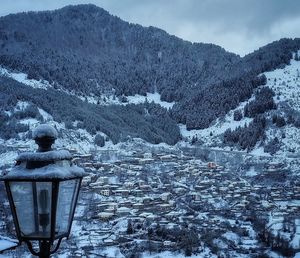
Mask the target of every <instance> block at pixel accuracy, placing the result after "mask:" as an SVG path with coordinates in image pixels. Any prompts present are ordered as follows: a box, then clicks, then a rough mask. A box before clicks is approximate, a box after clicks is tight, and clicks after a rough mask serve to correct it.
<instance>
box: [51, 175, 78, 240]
mask: <svg viewBox="0 0 300 258" xmlns="http://www.w3.org/2000/svg"><path fill="white" fill-rule="evenodd" d="M78 191H79V179H72V180H66V181H62V182H60V183H59V192H58V201H57V212H56V227H55V235H56V236H59V235H61V234H65V233H68V232H69V229H70V226H71V223H72V216H73V212H74V209H75V206H76V195H77V192H78Z"/></svg>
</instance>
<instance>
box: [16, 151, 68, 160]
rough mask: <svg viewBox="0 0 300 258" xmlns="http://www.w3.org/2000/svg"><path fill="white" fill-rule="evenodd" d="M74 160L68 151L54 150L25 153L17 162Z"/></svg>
mask: <svg viewBox="0 0 300 258" xmlns="http://www.w3.org/2000/svg"><path fill="white" fill-rule="evenodd" d="M63 159H67V160H70V159H72V155H71V154H70V152H69V151H67V150H58V151H57V150H53V151H46V152H25V153H21V154H20V155H19V156H18V157H17V161H19V162H23V161H52V160H53V161H55V160H63Z"/></svg>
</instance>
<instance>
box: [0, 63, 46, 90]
mask: <svg viewBox="0 0 300 258" xmlns="http://www.w3.org/2000/svg"><path fill="white" fill-rule="evenodd" d="M0 75H3V76H6V77H9V78H12V79H14V80H16V81H18V82H20V83H23V84H25V85H27V86H30V87H32V88H40V89H47V88H49V87H51V85H50V83H49V82H47V81H45V80H38V81H37V80H34V79H28V76H27V74H25V73H16V72H12V71H9V70H7V69H5V68H4V67H2V66H0Z"/></svg>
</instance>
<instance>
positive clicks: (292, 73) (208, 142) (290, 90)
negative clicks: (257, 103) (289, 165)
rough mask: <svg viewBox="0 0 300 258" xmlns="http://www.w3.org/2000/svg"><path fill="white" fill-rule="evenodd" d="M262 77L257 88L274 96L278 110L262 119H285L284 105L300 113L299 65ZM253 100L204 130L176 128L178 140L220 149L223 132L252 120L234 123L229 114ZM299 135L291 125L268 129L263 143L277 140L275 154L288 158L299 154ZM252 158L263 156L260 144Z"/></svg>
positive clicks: (298, 129) (297, 130)
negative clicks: (264, 82) (263, 83)
mask: <svg viewBox="0 0 300 258" xmlns="http://www.w3.org/2000/svg"><path fill="white" fill-rule="evenodd" d="M264 75H265V76H266V78H267V83H266V85H265V86H261V87H269V88H271V89H272V90H273V91H274V92H275V96H274V102H275V103H276V104H277V106H278V109H277V110H276V111H270V112H267V113H266V117H268V118H269V119H270V120H272V114H274V113H276V114H277V115H281V116H283V117H285V118H286V114H285V112H284V109H283V108H282V106H287V105H288V106H289V108H290V109H291V110H294V111H296V112H298V111H300V61H296V60H295V59H292V60H291V61H290V64H289V65H286V66H285V67H283V68H279V69H276V70H274V71H271V72H265V73H264ZM261 87H259V88H261ZM253 99H254V95H253V96H252V97H251V98H250V99H249V100H247V101H245V102H242V103H240V105H239V106H238V107H237V108H235V109H234V110H231V111H230V112H228V114H227V115H226V116H225V117H224V118H222V119H217V120H216V121H215V122H213V124H212V125H211V126H210V127H209V128H207V129H202V130H190V131H188V130H187V129H186V126H185V125H183V124H180V125H179V127H180V130H181V134H182V136H183V137H184V138H186V140H188V141H189V142H191V141H192V140H193V138H194V139H195V138H196V139H197V140H198V141H199V142H200V143H202V144H203V145H204V146H208V147H220V144H222V136H223V134H224V132H225V131H226V130H227V129H231V130H234V129H236V128H237V127H239V126H240V127H243V126H244V125H246V124H249V123H250V122H251V121H252V120H253V119H252V118H248V117H243V118H242V119H241V120H240V121H235V120H234V118H233V114H234V112H235V111H236V110H240V111H242V113H243V109H244V107H245V105H246V104H247V103H249V102H250V101H252V100H253ZM299 134H300V128H297V127H295V126H294V125H293V124H286V125H285V126H283V127H276V126H272V125H269V126H268V128H267V130H266V142H268V141H270V140H271V139H274V137H277V138H278V139H279V140H280V142H281V147H280V151H278V153H277V154H279V155H286V154H287V155H289V154H291V153H299V151H300V138H299V137H298V136H299ZM222 149H225V150H229V149H232V148H229V147H223V148H222ZM252 154H258V155H266V153H264V151H263V148H262V147H261V146H260V143H259V144H257V146H256V148H255V149H254V150H253V151H252Z"/></svg>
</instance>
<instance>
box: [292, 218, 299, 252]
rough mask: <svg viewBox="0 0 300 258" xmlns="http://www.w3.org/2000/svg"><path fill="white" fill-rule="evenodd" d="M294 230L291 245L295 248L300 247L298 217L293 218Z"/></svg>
mask: <svg viewBox="0 0 300 258" xmlns="http://www.w3.org/2000/svg"><path fill="white" fill-rule="evenodd" d="M295 225H296V232H295V234H294V237H293V239H292V241H291V246H292V247H293V248H295V249H299V248H300V219H295Z"/></svg>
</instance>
